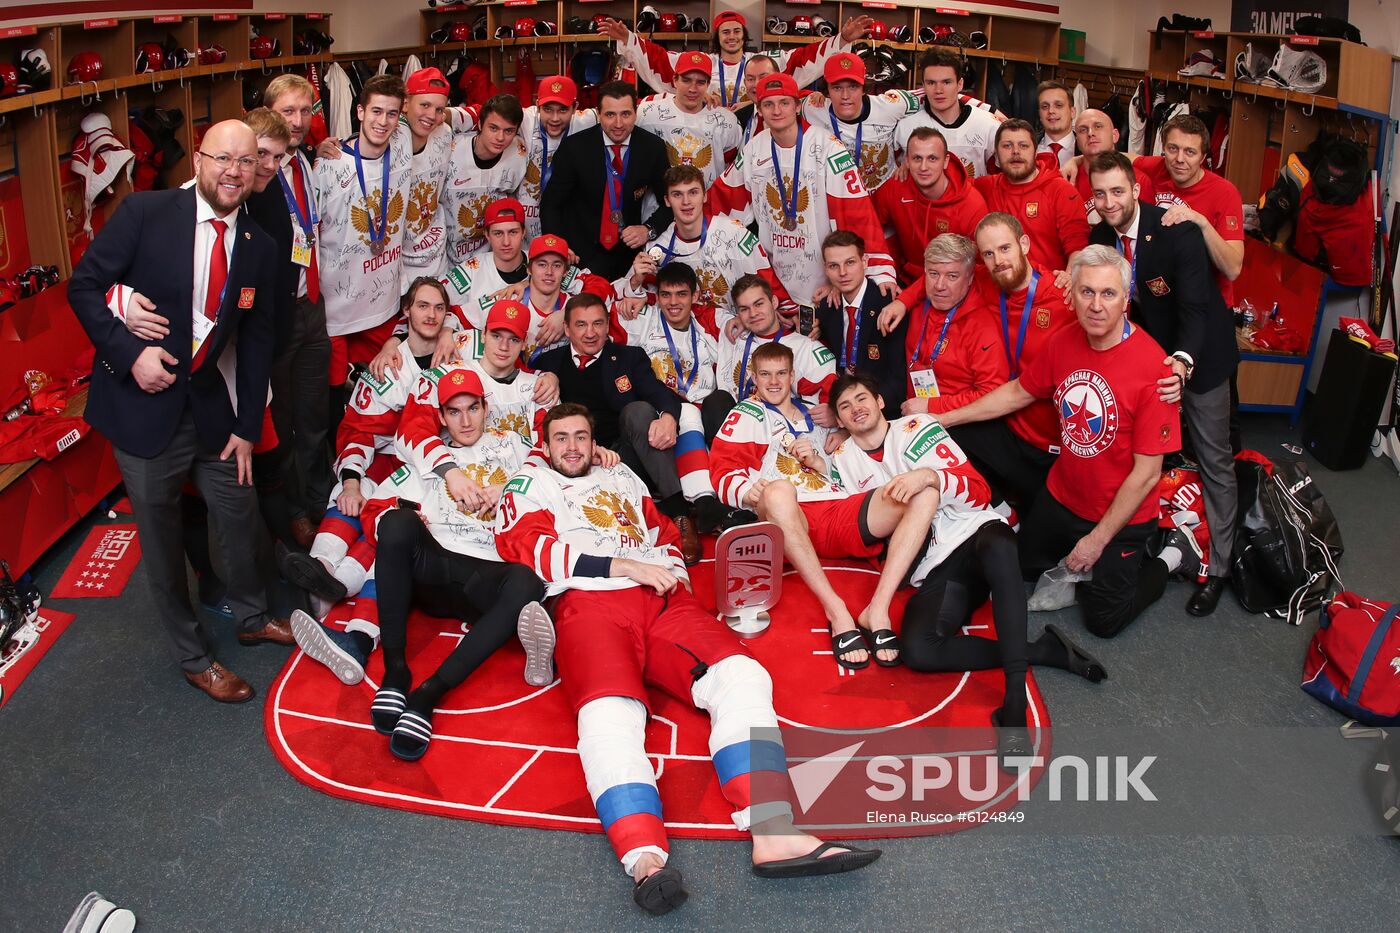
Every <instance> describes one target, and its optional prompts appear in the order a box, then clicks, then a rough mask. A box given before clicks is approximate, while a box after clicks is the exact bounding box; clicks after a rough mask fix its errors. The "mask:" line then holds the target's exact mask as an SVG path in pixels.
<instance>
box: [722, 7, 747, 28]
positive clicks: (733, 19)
mask: <svg viewBox="0 0 1400 933" xmlns="http://www.w3.org/2000/svg"><path fill="white" fill-rule="evenodd" d="M726 23H738V24H739V25H740V26H743V27H744V28H745V29H748V28H749V21H748V20H746V19H744V14H742V13H736V12H734V11H733V10H725V11H724V12H723V13H721V14H719V15H718V16H716V17H715V32H719V27H721V26H723V25H725V24H726Z"/></svg>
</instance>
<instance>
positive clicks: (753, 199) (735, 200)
mask: <svg viewBox="0 0 1400 933" xmlns="http://www.w3.org/2000/svg"><path fill="white" fill-rule="evenodd" d="M799 143H800V144H799V145H798V146H794V147H793V148H791V149H784V148H782V147H778V148H777V159H778V165H777V166H776V167H775V166H774V164H773V152H774V146H773V137H772V135H771V134H770V132H769V131H768V130H766V129H765V130H763V131H762V132H760V133H758V134H756V135H755V136H754V138H753V139H751V140H749V142H748V144H747V145H746V146H744V148H743V150H742V151H741V152H740V153H739V155H738V156H737V157H736V158H735V160H734V164H733V165H731V166H730V167H729V169H728V170H727V171H725V173H724V174H723V175H721V176H720V178H719V181H717V182H715V184H714V186H713V187H711V188H710V191H709V194H708V196H707V200H706V213H707V214H711V215H715V214H728V215H729V216H730V217H733V218H734V219H736V220H738V221H739V222H740V223H743V224H748V223H749V222H750V221H752V220H755V219H757V221H758V235H759V240H760V241H761V242H762V243H763V245H764V247H765V248H766V249H767V250H768V255H769V257H770V259H771V261H772V263H773V269H774V270H775V271H776V272H777V273H778V278H780V279H782V282H783V285H785V286H786V287H787V290H788V294H789V295H791V296H792V298H793V300H794V301H796V302H797V303H798V304H800V305H806V306H811V305H812V304H813V301H812V291H813V289H815V288H816V286H817V285H819V284H822V283H824V282H825V281H826V276H825V275H824V274H823V271H822V256H821V244H822V240H823V239H824V238H825V237H826V235H827V234H828V233H830V232H831V231H833V230H837V229H840V230H850V231H852V232H854V233H856V234H858V235H859V236H860V237H861V239H862V240H863V241H864V242H865V259H866V263H867V266H868V271H867V274H868V275H869V276H870V277H871V278H873V279H875V280H876V282H877V283H879V282H894V280H895V270H894V261H893V260H892V259H891V258H890V254H889V247H888V246H886V245H885V235H884V232H883V230H882V228H881V226H880V221H879V219H878V218H877V217H876V216H875V208H874V205H873V204H872V203H871V200H870V196H869V192H868V191H867V190H866V188H865V184H864V183H863V182H862V181H861V179H860V171H859V169H858V168H857V166H856V160H855V158H854V157H852V155H851V153H850V150H848V149H847V148H846V147H845V146H843V145H842V144H841V142H840V140H838V139H837V138H836V137H835V136H833V135H832V134H831V131H830V130H829V129H823V128H821V127H819V126H811V127H807V128H806V129H805V130H804V132H803V133H802V136H801V138H800V140H799ZM799 151H800V153H801V157H800V162H801V164H800V166H799V170H798V176H797V178H796V181H795V182H794V179H793V164H794V161H796V160H797V158H798V153H799ZM775 168H776V169H777V170H776V171H775ZM779 171H780V172H781V175H782V180H781V185H780V183H779V180H778V174H779ZM794 184H796V194H795V195H794V193H793V185H794ZM780 186H781V189H782V190H781V191H779V187H780ZM784 195H786V196H787V199H788V201H789V203H788V205H785V204H784ZM794 199H795V209H796V216H795V218H793V219H789V217H788V215H787V214H786V209H787V208H790V207H792V202H793V200H794ZM789 227H790V228H791V229H789Z"/></svg>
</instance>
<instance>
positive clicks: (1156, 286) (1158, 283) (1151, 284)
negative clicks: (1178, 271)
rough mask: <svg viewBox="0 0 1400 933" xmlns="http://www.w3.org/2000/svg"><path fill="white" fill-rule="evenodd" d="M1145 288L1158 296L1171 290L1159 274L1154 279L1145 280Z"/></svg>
mask: <svg viewBox="0 0 1400 933" xmlns="http://www.w3.org/2000/svg"><path fill="white" fill-rule="evenodd" d="M1147 290H1148V291H1150V292H1151V293H1152V294H1154V295H1156V296H1157V297H1158V298H1161V297H1162V296H1163V295H1165V294H1167V293H1168V292H1170V291H1171V286H1169V285H1167V280H1166V279H1164V278H1162V277H1161V276H1160V275H1159V276H1157V278H1155V279H1148V280H1147Z"/></svg>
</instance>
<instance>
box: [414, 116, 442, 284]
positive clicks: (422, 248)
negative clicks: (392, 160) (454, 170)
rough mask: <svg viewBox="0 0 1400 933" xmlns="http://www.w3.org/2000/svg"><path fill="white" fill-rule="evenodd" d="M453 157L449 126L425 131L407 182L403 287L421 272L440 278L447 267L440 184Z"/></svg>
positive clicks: (421, 273)
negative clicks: (425, 137) (423, 141)
mask: <svg viewBox="0 0 1400 933" xmlns="http://www.w3.org/2000/svg"><path fill="white" fill-rule="evenodd" d="M451 159H452V127H450V126H448V125H447V124H446V123H444V124H442V125H441V126H439V127H438V128H437V129H435V130H433V131H432V132H431V133H430V134H428V141H427V142H426V143H424V144H423V149H422V151H420V152H415V153H414V154H413V169H412V172H411V174H410V176H409V184H408V217H407V220H406V221H405V229H404V240H403V265H404V269H403V283H402V284H403V288H405V289H407V288H408V285H409V283H410V282H412V281H413V280H414V279H416V278H417V277H418V276H420V275H431V276H434V277H437V278H441V276H442V273H443V271H444V270H445V269H446V268H447V228H446V225H445V223H444V215H443V205H442V187H443V185H444V184H445V183H446V181H447V169H448V165H449V164H450V162H451Z"/></svg>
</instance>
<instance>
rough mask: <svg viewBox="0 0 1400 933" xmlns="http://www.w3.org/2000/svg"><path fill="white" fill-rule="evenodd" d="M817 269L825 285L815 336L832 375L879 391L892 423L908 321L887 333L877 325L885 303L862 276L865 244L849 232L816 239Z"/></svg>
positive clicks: (900, 399) (900, 394)
mask: <svg viewBox="0 0 1400 933" xmlns="http://www.w3.org/2000/svg"><path fill="white" fill-rule="evenodd" d="M822 264H823V266H825V268H826V280H827V283H828V284H829V285H830V286H831V289H830V293H829V294H828V295H827V297H826V298H825V299H824V300H822V301H820V302H818V303H817V307H816V318H817V332H818V333H817V336H818V337H819V338H820V339H821V342H822V343H823V344H825V345H826V348H827V349H828V350H830V351H831V353H832V355H833V356H835V357H836V370H837V372H838V373H858V372H859V373H865V374H866V375H868V376H869V377H870V378H872V379H874V380H875V381H876V383H878V384H879V386H880V397H881V398H882V399H884V400H885V417H886V418H898V417H899V416H900V406H901V405H902V404H903V403H904V396H905V383H906V381H907V378H906V373H905V370H906V369H907V368H908V367H907V364H906V363H905V360H904V336H905V331H906V330H908V328H909V316H908V315H905V316H904V317H902V318H900V321H899V324H898V325H896V326H895V328H894V329H893V330H891V331H890V332H889V333H888V334H882V333H881V332H880V327H879V325H878V323H877V320H878V318H879V316H880V311H881V310H882V309H883V308H884V307H885V305H886V304H888V303H889V299H887V298H886V297H885V294H884V293H883V292H881V291H880V286H879V285H877V284H876V283H875V282H873V281H871V280H870V278H869V277H867V276H866V274H865V241H864V240H862V239H861V237H860V235H859V234H857V233H853V232H851V231H850V230H833V231H832V232H831V233H828V234H827V235H826V239H824V240H822Z"/></svg>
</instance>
